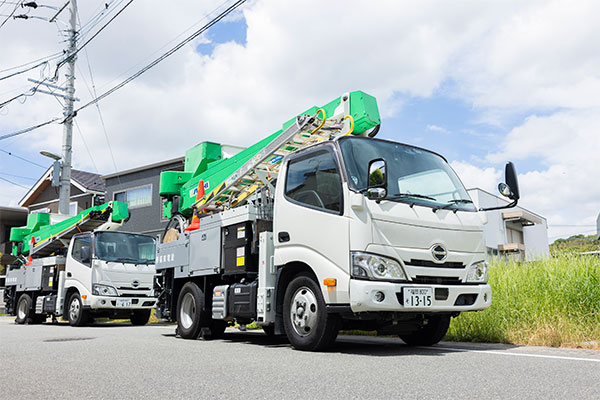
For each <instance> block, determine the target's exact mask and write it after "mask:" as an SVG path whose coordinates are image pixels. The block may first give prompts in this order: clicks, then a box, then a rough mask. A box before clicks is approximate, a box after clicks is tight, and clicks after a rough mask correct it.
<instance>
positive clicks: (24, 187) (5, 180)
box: [0, 176, 29, 189]
mask: <svg viewBox="0 0 600 400" xmlns="http://www.w3.org/2000/svg"><path fill="white" fill-rule="evenodd" d="M0 180H3V181H4V182H8V183H12V184H13V185H15V186H19V187H22V188H23V189H29V188H28V187H27V186H23V185H21V184H19V183H16V182H13V181H11V180H8V179H6V178H3V177H1V176H0Z"/></svg>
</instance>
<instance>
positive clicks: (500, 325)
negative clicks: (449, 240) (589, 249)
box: [445, 254, 600, 348]
mask: <svg viewBox="0 0 600 400" xmlns="http://www.w3.org/2000/svg"><path fill="white" fill-rule="evenodd" d="M489 283H490V285H491V286H492V293H493V296H492V299H493V300H492V306H491V307H490V308H489V309H487V310H485V311H480V312H475V313H463V314H461V315H460V316H459V317H458V318H453V320H452V323H451V325H450V329H449V331H448V334H447V335H446V338H445V340H457V341H475V342H497V343H514V344H524V345H541V346H554V347H559V346H565V347H584V348H600V258H598V257H593V256H578V255H572V254H571V255H570V254H563V255H559V256H557V257H554V258H548V259H544V260H540V261H535V262H529V263H518V262H508V263H506V262H501V261H495V262H493V263H492V264H491V267H490V275H489Z"/></svg>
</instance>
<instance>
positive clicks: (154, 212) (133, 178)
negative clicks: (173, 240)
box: [105, 162, 183, 235]
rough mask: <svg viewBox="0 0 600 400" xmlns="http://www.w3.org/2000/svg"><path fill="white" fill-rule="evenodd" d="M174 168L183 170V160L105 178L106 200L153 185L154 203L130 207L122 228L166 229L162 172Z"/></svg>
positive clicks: (142, 230) (143, 231)
mask: <svg viewBox="0 0 600 400" xmlns="http://www.w3.org/2000/svg"><path fill="white" fill-rule="evenodd" d="M172 170H183V162H175V163H172V164H166V165H161V166H158V167H154V168H148V169H142V170H138V171H136V172H132V173H128V174H124V175H117V176H109V177H106V178H105V182H106V201H111V200H114V195H115V193H117V192H121V191H123V190H127V189H133V188H137V187H140V186H145V185H148V184H150V185H152V204H150V205H145V206H138V207H130V208H129V214H130V218H129V221H127V222H126V223H125V224H124V225H123V226H122V227H121V228H120V230H122V231H127V232H136V233H146V234H151V235H154V234H156V233H159V232H161V231H162V230H164V229H165V227H166V225H167V222H168V220H165V219H163V218H162V201H161V198H160V195H159V185H160V173H161V172H162V171H172Z"/></svg>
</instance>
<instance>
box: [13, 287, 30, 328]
mask: <svg viewBox="0 0 600 400" xmlns="http://www.w3.org/2000/svg"><path fill="white" fill-rule="evenodd" d="M32 304H33V300H31V297H30V296H29V295H28V294H22V295H21V297H19V301H17V307H16V314H17V318H16V319H15V322H16V323H17V324H19V325H22V324H28V323H30V322H31V305H32Z"/></svg>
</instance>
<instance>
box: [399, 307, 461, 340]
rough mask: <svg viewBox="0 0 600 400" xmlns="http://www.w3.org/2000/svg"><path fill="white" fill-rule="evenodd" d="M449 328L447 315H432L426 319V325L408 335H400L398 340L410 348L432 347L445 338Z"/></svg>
mask: <svg viewBox="0 0 600 400" xmlns="http://www.w3.org/2000/svg"><path fill="white" fill-rule="evenodd" d="M449 326H450V316H449V315H434V316H431V317H429V318H428V323H427V325H424V326H423V327H421V328H420V329H419V330H418V331H416V332H414V333H411V334H410V335H400V339H402V340H404V342H405V343H406V344H408V345H410V346H432V345H434V344H436V343H438V342H439V341H440V340H442V339H443V338H444V336H446V332H448V327H449Z"/></svg>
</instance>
